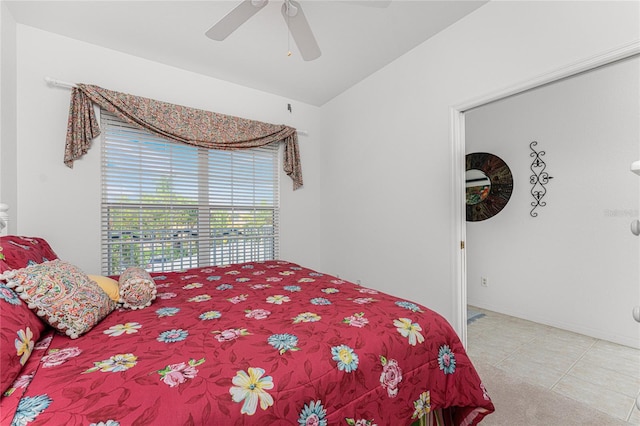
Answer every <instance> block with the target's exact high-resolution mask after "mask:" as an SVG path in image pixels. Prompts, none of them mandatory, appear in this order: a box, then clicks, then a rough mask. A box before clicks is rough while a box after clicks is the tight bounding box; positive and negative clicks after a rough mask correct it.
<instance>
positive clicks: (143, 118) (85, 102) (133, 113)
mask: <svg viewBox="0 0 640 426" xmlns="http://www.w3.org/2000/svg"><path fill="white" fill-rule="evenodd" d="M93 104H96V105H98V106H99V107H100V108H102V109H104V110H106V111H109V112H110V113H112V114H114V115H116V116H118V117H119V118H120V119H122V120H124V121H126V122H127V123H130V124H132V125H134V126H137V127H140V128H142V129H145V130H147V131H149V132H151V133H153V134H155V135H158V136H161V137H163V138H166V139H169V140H172V141H176V142H181V143H185V144H189V145H195V146H198V147H202V148H209V149H222V150H236V149H248V148H255V147H259V146H263V145H267V144H270V143H272V142H277V141H282V142H284V171H285V172H286V173H287V175H289V176H290V177H291V179H292V180H293V189H298V188H299V187H301V186H302V169H301V166H300V153H299V150H298V134H297V133H296V129H294V128H293V127H289V126H285V125H276V124H269V123H263V122H261V121H255V120H248V119H245V118H239V117H234V116H230V115H225V114H218V113H215V112H210V111H204V110H201V109H196V108H189V107H185V106H181V105H175V104H170V103H167V102H162V101H157V100H154V99H148V98H143V97H140V96H133V95H129V94H126V93H120V92H114V91H112V90H106V89H103V88H101V87H98V86H93V85H87V84H78V85H77V86H76V87H74V88H73V90H72V93H71V105H70V107H69V123H68V125H67V142H66V146H65V153H64V163H65V164H66V165H67V166H68V167H73V162H74V161H75V160H77V159H78V158H80V157H82V156H83V155H84V154H86V153H87V151H88V150H89V147H90V145H91V140H92V139H93V138H95V137H97V136H98V135H99V134H100V128H99V126H98V121H97V119H96V117H95V114H94V111H93Z"/></svg>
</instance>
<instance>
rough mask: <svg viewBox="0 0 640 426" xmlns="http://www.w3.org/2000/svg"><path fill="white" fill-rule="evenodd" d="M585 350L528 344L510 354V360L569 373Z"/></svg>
mask: <svg viewBox="0 0 640 426" xmlns="http://www.w3.org/2000/svg"><path fill="white" fill-rule="evenodd" d="M584 352H585V350H581V351H580V350H578V349H575V348H566V347H564V348H559V347H554V346H547V345H537V344H533V345H526V346H523V347H521V348H520V349H519V350H517V351H515V352H514V353H512V354H511V355H510V356H509V358H508V359H509V360H519V362H523V363H526V362H531V363H534V365H536V366H541V367H542V368H550V369H553V370H556V371H560V372H561V373H563V374H564V373H567V372H568V371H569V370H570V369H571V367H572V366H573V365H574V364H575V362H576V360H577V359H578V358H579V357H580V356H582V354H584Z"/></svg>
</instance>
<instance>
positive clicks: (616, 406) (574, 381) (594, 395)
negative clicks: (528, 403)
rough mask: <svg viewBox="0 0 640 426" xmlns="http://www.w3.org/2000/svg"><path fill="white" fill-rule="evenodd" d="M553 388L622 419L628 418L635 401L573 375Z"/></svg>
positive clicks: (563, 379) (561, 393) (566, 377)
mask: <svg viewBox="0 0 640 426" xmlns="http://www.w3.org/2000/svg"><path fill="white" fill-rule="evenodd" d="M552 390H553V391H554V392H557V393H559V394H560V395H564V396H567V397H569V398H572V399H574V400H576V401H580V402H583V403H586V404H588V405H590V406H591V407H593V408H595V409H597V410H599V411H602V412H604V413H607V414H609V415H610V416H612V417H616V418H618V419H622V420H627V417H628V416H629V407H631V404H633V401H634V399H633V398H630V397H628V396H625V395H622V394H621V393H617V392H612V391H610V390H607V389H604V388H603V387H602V386H599V385H597V384H593V383H589V382H585V381H584V380H580V379H578V378H576V377H571V376H565V377H563V378H562V379H561V380H560V381H559V382H558V383H557V384H556V385H555V386H554V387H553V388H552Z"/></svg>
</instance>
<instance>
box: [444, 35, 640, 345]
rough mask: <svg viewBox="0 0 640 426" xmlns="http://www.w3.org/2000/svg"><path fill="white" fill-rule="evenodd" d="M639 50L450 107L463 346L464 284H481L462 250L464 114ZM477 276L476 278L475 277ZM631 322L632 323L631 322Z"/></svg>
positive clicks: (626, 50)
mask: <svg viewBox="0 0 640 426" xmlns="http://www.w3.org/2000/svg"><path fill="white" fill-rule="evenodd" d="M639 53H640V46H639V45H638V44H634V45H632V46H627V47H625V48H622V49H617V50H614V51H611V52H608V53H606V54H603V55H600V56H598V57H596V58H592V59H589V60H587V61H583V62H581V63H578V64H574V65H571V66H568V67H565V68H563V69H561V70H558V71H556V72H554V73H551V74H548V75H545V76H543V77H540V78H537V79H534V80H531V81H529V82H527V83H525V84H522V85H521V86H519V87H516V88H511V89H508V90H504V91H501V92H498V93H494V94H489V95H487V96H485V97H483V98H481V99H479V100H475V101H472V102H468V103H466V104H462V105H459V106H457V107H454V108H452V109H451V118H452V142H453V152H454V154H453V155H454V164H453V169H454V170H453V172H454V178H453V182H454V186H455V191H456V205H455V209H454V211H455V214H456V222H457V226H456V238H457V239H459V240H460V241H461V249H460V250H456V278H457V280H456V284H457V287H456V291H457V299H458V303H457V317H456V318H455V319H456V322H457V325H458V330H459V333H460V335H461V338H462V340H463V342H464V344H465V345H466V344H467V313H466V306H467V301H468V287H467V286H468V285H476V284H478V285H479V283H480V278H478V277H475V275H474V276H473V277H468V276H467V274H468V264H467V261H468V259H467V258H466V255H467V252H466V250H465V249H464V243H465V241H466V237H467V224H466V221H465V204H464V193H463V192H464V178H463V176H464V156H465V152H466V140H465V138H466V137H467V136H466V131H467V130H466V121H467V118H468V116H467V114H469V113H470V112H472V111H474V110H477V109H479V108H481V107H483V106H485V105H489V104H492V103H499V102H503V101H505V100H507V99H509V98H512V97H516V95H519V94H522V93H525V92H528V91H531V90H532V89H535V88H543V87H545V86H549V85H552V84H553V83H555V82H558V81H560V80H564V79H567V78H568V77H573V76H577V75H579V74H582V73H587V72H588V71H592V70H596V69H598V68H600V67H603V66H605V65H608V64H612V63H615V62H618V61H623V60H626V59H628V58H631V57H633V56H634V55H638V54H639ZM529 142H530V141H529ZM527 144H528V142H527ZM525 147H526V145H525ZM525 157H526V154H525ZM525 160H526V158H525ZM517 161H520V160H517ZM631 161H633V158H628V161H627V162H628V163H630V162H631ZM507 162H509V161H507ZM522 167H526V164H524V165H523V164H519V165H518V168H519V169H522ZM525 178H528V176H525ZM527 180H528V179H527ZM520 181H522V179H521V180H520ZM521 186H524V185H521ZM518 190H519V191H522V192H521V193H526V188H524V187H521V188H518ZM612 211H613V213H611V214H617V212H616V208H612ZM600 214H602V212H600ZM605 214H606V212H605ZM474 274H475V273H474ZM476 278H478V279H477V280H476ZM488 278H489V286H491V277H488ZM476 281H478V283H476ZM627 316H629V315H627ZM631 322H632V323H633V321H631ZM633 325H636V326H637V324H633Z"/></svg>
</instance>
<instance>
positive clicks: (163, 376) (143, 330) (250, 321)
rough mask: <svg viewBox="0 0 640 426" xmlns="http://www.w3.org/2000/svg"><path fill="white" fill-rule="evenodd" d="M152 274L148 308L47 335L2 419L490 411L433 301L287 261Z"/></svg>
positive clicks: (324, 418) (467, 418) (470, 417)
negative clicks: (71, 332) (154, 294)
mask: <svg viewBox="0 0 640 426" xmlns="http://www.w3.org/2000/svg"><path fill="white" fill-rule="evenodd" d="M152 276H153V278H154V280H155V282H156V285H157V291H158V298H157V299H156V300H155V301H154V302H153V304H152V305H151V306H149V307H147V308H145V309H140V310H127V309H118V310H116V311H114V312H112V313H111V314H110V315H109V316H108V317H107V318H106V319H104V320H103V321H102V322H101V323H99V324H98V325H97V326H96V327H94V328H93V329H92V330H91V331H90V332H89V333H88V334H86V335H84V336H81V337H80V338H78V339H75V340H72V339H70V338H68V337H66V336H63V335H59V334H53V333H52V332H49V334H48V335H46V336H45V338H44V339H42V340H41V341H40V342H38V343H37V344H36V347H35V349H34V351H33V353H32V356H31V358H30V359H29V360H28V362H27V364H26V365H25V367H24V372H23V374H22V375H21V376H20V377H19V379H18V380H17V381H16V382H15V383H14V385H13V387H12V388H11V389H9V390H8V391H7V392H6V393H5V396H3V397H2V400H1V401H0V411H1V415H0V420H1V421H2V424H3V425H5V424H6V425H9V424H17V425H24V424H33V425H54V424H55V425H63V424H64V425H105V426H115V425H159V424H162V425H270V424H273V425H323V426H326V425H378V426H383V425H394V426H395V425H409V424H413V423H416V422H417V424H430V422H433V423H434V424H435V422H436V421H437V422H441V424H476V423H478V422H479V421H480V420H481V419H482V418H483V417H484V416H485V415H487V414H489V413H491V412H492V411H493V405H492V403H491V400H490V399H489V396H488V395H487V393H486V391H485V389H484V386H483V385H482V382H481V380H480V378H479V377H478V375H477V373H476V371H475V369H474V367H473V365H472V364H471V362H470V361H469V359H468V358H467V355H466V353H465V351H464V348H463V347H462V345H461V343H460V341H459V339H458V337H457V335H456V334H455V332H454V331H453V330H452V328H451V327H450V325H449V324H448V323H447V321H446V320H445V319H444V318H442V317H441V316H440V315H438V314H437V313H435V312H433V311H430V310H429V309H427V308H425V307H424V306H420V305H418V304H416V303H413V302H410V301H407V300H402V299H398V298H396V297H393V296H390V295H387V294H384V293H381V292H378V291H375V290H372V289H368V288H365V287H361V286H357V285H355V284H352V283H349V282H346V281H343V280H340V279H338V278H336V277H333V276H329V275H323V274H321V273H318V272H315V271H313V270H310V269H307V268H304V267H300V266H299V265H296V264H293V263H289V262H284V261H268V262H257V263H245V264H237V265H229V266H226V267H210V268H202V269H193V270H188V271H183V272H171V273H165V274H162V273H155V274H152Z"/></svg>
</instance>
